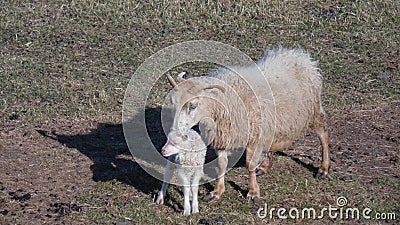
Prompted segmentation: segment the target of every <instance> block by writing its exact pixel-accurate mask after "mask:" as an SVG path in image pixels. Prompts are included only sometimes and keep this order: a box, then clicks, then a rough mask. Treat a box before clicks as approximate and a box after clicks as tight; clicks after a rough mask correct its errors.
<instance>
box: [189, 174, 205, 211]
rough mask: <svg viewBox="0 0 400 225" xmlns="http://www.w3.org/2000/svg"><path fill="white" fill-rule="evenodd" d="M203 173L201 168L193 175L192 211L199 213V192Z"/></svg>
mask: <svg viewBox="0 0 400 225" xmlns="http://www.w3.org/2000/svg"><path fill="white" fill-rule="evenodd" d="M202 174H203V169H202V168H199V170H198V171H196V172H195V174H194V176H193V181H192V184H191V186H190V187H191V190H192V213H198V212H199V202H198V197H197V196H198V193H199V182H200V179H201V177H202Z"/></svg>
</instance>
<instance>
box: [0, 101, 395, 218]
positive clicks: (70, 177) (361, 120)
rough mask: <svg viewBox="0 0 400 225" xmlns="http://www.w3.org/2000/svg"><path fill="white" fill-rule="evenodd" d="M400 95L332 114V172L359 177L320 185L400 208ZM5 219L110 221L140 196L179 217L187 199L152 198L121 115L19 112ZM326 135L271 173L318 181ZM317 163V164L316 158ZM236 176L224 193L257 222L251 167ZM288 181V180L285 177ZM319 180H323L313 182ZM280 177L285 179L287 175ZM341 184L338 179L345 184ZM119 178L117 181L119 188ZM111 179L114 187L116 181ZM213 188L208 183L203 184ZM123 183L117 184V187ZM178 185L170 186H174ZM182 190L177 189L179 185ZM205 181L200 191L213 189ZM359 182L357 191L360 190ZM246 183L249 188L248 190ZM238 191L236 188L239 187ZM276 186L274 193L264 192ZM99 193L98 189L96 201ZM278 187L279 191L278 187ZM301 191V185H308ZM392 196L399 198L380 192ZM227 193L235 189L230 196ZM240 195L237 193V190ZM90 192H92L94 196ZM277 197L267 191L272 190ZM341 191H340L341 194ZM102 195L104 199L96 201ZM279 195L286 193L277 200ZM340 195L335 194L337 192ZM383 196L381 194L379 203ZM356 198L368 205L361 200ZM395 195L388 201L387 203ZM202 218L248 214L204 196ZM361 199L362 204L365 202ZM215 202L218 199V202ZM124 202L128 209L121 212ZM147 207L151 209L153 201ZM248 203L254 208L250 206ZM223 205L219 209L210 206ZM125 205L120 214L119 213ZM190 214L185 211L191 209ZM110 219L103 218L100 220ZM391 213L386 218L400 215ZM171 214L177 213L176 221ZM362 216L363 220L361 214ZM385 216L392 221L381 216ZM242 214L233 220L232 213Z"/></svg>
mask: <svg viewBox="0 0 400 225" xmlns="http://www.w3.org/2000/svg"><path fill="white" fill-rule="evenodd" d="M399 111H400V103H399V102H393V103H391V104H384V105H377V106H373V107H367V108H362V109H361V108H349V109H348V110H346V111H335V112H331V113H330V121H329V124H330V133H331V134H330V135H331V153H332V161H333V165H332V177H333V178H332V180H333V181H337V180H343V181H352V180H356V182H355V184H352V183H351V182H349V183H347V184H348V186H346V182H345V183H344V184H341V185H342V186H341V187H333V189H332V190H329V189H330V187H329V186H330V185H326V184H324V183H325V182H328V183H329V181H318V182H317V183H316V186H315V188H317V189H316V190H315V191H316V192H318V189H320V188H323V189H326V190H325V191H326V192H330V191H332V192H335V191H337V189H338V188H339V189H343V190H349V189H353V188H355V189H356V190H353V191H350V192H348V193H347V195H346V197H347V198H348V199H349V201H355V200H356V199H358V198H359V197H356V196H352V193H359V194H360V195H362V196H363V197H362V198H365V199H368V198H376V199H377V200H376V201H378V203H379V204H378V205H375V206H379V208H376V209H375V210H378V211H379V210H381V209H382V210H392V211H393V212H395V213H397V215H396V216H397V220H395V221H397V222H399V217H400V212H399V209H400V208H399V205H398V202H399V201H400V193H399V189H400V188H399V185H400V174H399V171H400V158H399V154H398V153H399V150H400V149H399V146H400V114H399ZM0 138H1V139H0V140H1V143H0V144H1V145H0V148H1V150H0V157H1V159H2V163H1V164H0V171H1V174H0V190H1V192H0V214H1V215H0V223H1V224H8V223H13V224H14V223H15V224H24V223H29V222H30V221H36V222H39V223H49V224H50V223H55V222H56V223H74V224H79V223H82V224H86V223H88V222H91V221H92V219H95V218H96V217H95V216H94V217H92V216H93V215H92V214H93V211H95V212H98V213H99V214H102V215H103V214H107V215H108V217H109V218H108V220H107V221H110V222H121V221H125V222H126V221H127V222H130V221H131V222H135V221H136V222H139V223H141V221H142V220H137V219H135V216H134V215H131V214H130V212H132V213H133V212H134V210H133V211H131V210H132V207H133V206H132V205H129V204H128V205H126V206H125V207H126V209H124V210H122V209H119V207H124V206H118V205H114V204H116V203H115V202H119V203H118V204H122V203H123V202H126V203H129V202H133V201H138V199H140V201H142V202H146V203H147V204H148V205H147V207H149V208H151V209H152V210H154V211H158V210H161V211H167V212H170V213H172V215H173V217H180V212H177V211H179V210H180V209H179V208H180V207H181V203H182V202H181V199H179V195H175V197H176V199H174V198H173V197H171V199H170V200H169V203H167V205H166V206H157V205H154V204H152V199H153V197H154V194H155V193H156V191H157V188H158V187H159V185H160V182H159V181H157V180H155V179H153V178H151V177H149V176H148V175H147V174H145V173H144V172H143V171H142V170H141V168H140V167H139V166H138V165H137V164H135V162H134V161H133V160H132V157H131V156H130V154H129V151H128V149H127V147H126V145H125V142H124V138H123V133H122V127H121V125H120V124H101V123H98V122H94V121H84V120H83V121H77V120H73V121H56V120H50V121H44V122H42V123H36V124H29V123H25V122H24V121H21V120H18V119H16V120H10V121H9V122H7V123H5V124H3V127H2V130H1V133H0ZM316 140H317V139H316V138H315V137H314V136H313V135H309V136H308V137H307V138H305V139H304V140H301V141H299V142H297V143H296V144H295V146H294V147H293V149H290V150H286V151H284V152H283V153H281V154H278V155H277V156H275V158H277V160H276V162H275V164H274V167H273V170H272V171H271V173H270V174H268V175H267V177H266V178H261V179H260V183H261V184H263V185H265V182H267V183H272V184H274V183H275V184H276V183H277V184H279V183H280V177H279V176H276V175H279V174H278V173H282V172H284V173H289V174H292V175H291V176H293V178H292V182H293V183H298V182H301V180H302V179H303V177H304V174H306V178H307V179H310V180H312V179H313V178H312V173H314V172H315V168H316V167H315V166H317V165H318V161H319V158H320V155H319V151H317V150H316V149H317V148H319V145H318V142H317V141H316ZM314 165H315V166H314ZM230 174H232V175H228V183H227V185H228V186H231V187H232V188H228V190H227V191H228V192H233V193H231V194H233V196H234V197H235V196H236V197H237V198H238V199H239V200H240V202H237V201H238V200H237V199H236V200H235V199H234V200H232V199H227V198H223V199H222V200H221V201H224V202H229V201H234V202H236V203H237V204H244V205H250V206H249V207H250V211H244V212H242V213H243V215H245V214H249V215H250V216H251V217H253V218H254V221H258V219H257V218H256V215H255V212H254V210H252V209H251V207H252V206H251V204H250V203H247V202H246V201H243V200H244V198H243V196H242V197H241V195H244V194H245V191H246V185H247V184H246V182H247V179H246V173H245V170H244V168H242V167H238V168H235V169H233V170H232V171H231V172H230ZM283 182H287V181H283ZM312 182H315V181H312ZM279 185H284V184H283V183H281V184H279ZM338 185H339V184H338ZM112 186H114V187H112ZM109 188H111V189H110V190H113V191H110V190H108V189H109ZM204 188H206V189H209V188H211V187H210V186H209V185H206V186H204V187H203V189H204ZM116 189H118V190H116ZM170 189H171V188H170ZM172 189H173V190H172V192H174V190H176V189H174V188H172ZM205 191H206V190H202V191H201V192H202V193H203V194H204V193H205ZM354 191H355V192H354ZM242 192H243V193H242ZM234 193H236V194H234ZM265 193H267V192H265ZM92 195H96V196H97V197H96V200H94V199H92V200H89V201H87V199H89V198H94V197H93V196H92ZM275 195H279V193H275ZM282 195H283V196H281V197H283V198H284V199H287V198H292V200H293V202H292V205H296V206H300V205H302V204H301V199H302V198H303V197H304V196H303V197H301V198H300V199H297V198H296V197H294V196H286V197H285V195H287V193H285V192H284V191H283V193H282ZM301 195H302V194H301ZM388 196H389V198H390V199H392V201H380V200H379V198H381V199H386V198H387V197H388ZM225 197H226V196H225ZM234 197H233V198H234ZM85 198H87V199H85ZM270 198H273V197H271V196H268V197H267V199H269V200H271V199H270ZM314 198H315V199H314V200H313V199H311V200H309V201H310V202H311V203H313V204H318V202H320V201H322V202H324V200H322V199H319V198H318V197H314ZM333 200H335V199H333ZM93 201H97V202H93ZM272 201H273V202H276V204H278V205H279V204H282V202H281V203H279V200H277V199H275V200H272ZM330 201H331V203H332V199H330ZM375 203H376V202H375ZM357 204H360V202H359V203H357ZM385 204H387V205H385ZM200 205H201V207H202V209H201V214H200V215H198V217H199V219H198V220H197V221H192V222H195V223H203V224H213V223H225V222H227V221H230V222H232V220H228V218H227V215H228V217H229V218H232V217H233V218H236V219H237V220H238V221H243V215H241V214H240V213H241V212H240V210H241V209H240V206H239V207H238V208H239V210H238V211H237V212H236V213H237V214H231V213H229V212H226V214H225V213H224V212H225V211H224V209H218V204H214V205H213V204H211V206H207V207H211V210H212V211H208V210H207V207H205V205H208V204H206V203H204V202H201V203H200ZM361 205H363V204H362V203H361ZM214 207H215V208H214ZM121 210H122V211H121ZM146 210H147V209H146ZM245 210H246V209H245ZM217 211H218V212H220V213H221V214H218V216H215V215H212V214H210V213H211V212H217ZM115 212H118V213H117V214H114V213H115ZM183 219H185V218H183ZM100 221H101V220H100ZM395 221H391V220H387V221H386V222H393V223H394V222H395ZM170 222H172V221H170ZM353 222H354V221H353ZM382 222H385V221H382ZM232 223H234V222H232Z"/></svg>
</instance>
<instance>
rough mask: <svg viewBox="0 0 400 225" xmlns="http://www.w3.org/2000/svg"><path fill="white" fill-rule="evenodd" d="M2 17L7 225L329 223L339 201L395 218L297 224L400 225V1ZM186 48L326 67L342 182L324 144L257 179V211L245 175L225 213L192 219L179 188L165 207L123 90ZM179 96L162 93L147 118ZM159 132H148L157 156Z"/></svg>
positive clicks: (23, 7) (209, 211)
mask: <svg viewBox="0 0 400 225" xmlns="http://www.w3.org/2000/svg"><path fill="white" fill-rule="evenodd" d="M0 14H1V15H2V16H1V17H0V59H1V61H0V127H1V128H0V156H1V160H2V165H0V172H1V173H0V174H1V175H0V224H30V223H32V222H35V223H37V224H44V223H51V224H53V223H57V224H62V223H66V224H99V223H100V224H174V223H177V224H199V223H200V224H260V223H276V224H281V223H292V222H295V220H293V219H287V220H280V219H277V217H274V219H269V218H265V219H260V218H258V217H257V213H256V212H257V209H258V208H260V207H263V206H264V203H267V204H268V206H269V207H275V208H279V207H284V208H286V209H287V210H288V209H290V208H291V207H296V208H299V209H300V208H304V207H315V208H316V209H322V208H324V207H328V206H329V205H332V206H335V204H336V199H337V198H338V197H340V196H344V197H346V198H347V200H348V204H347V205H346V207H357V208H359V209H364V208H367V207H368V208H371V209H372V210H373V214H371V215H376V213H379V212H380V213H391V212H393V213H396V218H395V219H385V220H366V219H362V220H346V219H340V218H337V219H329V218H328V217H327V216H326V217H324V218H323V219H320V220H310V219H304V220H300V221H297V222H301V223H304V224H308V223H315V224H318V223H326V224H328V223H332V224H334V223H343V224H353V223H378V222H380V223H388V224H390V223H392V224H394V223H399V222H400V203H399V202H400V177H399V171H400V158H399V156H398V152H399V150H400V148H399V146H400V135H399V134H400V127H399V124H400V116H399V111H400V50H399V49H400V48H399V47H400V16H399V15H400V3H399V2H398V1H395V0H393V1H389V0H388V1H382V0H378V1H346V0H343V1H278V0H271V1H258V0H254V1H250V0H244V1H239V2H234V1H229V0H227V1H221V2H212V1H172V2H164V1H150V2H148V1H134V2H132V1H120V0H117V1H112V2H111V1H102V0H96V1H94V0H87V1H74V0H72V1H60V0H56V1H7V0H5V1H0ZM189 40H214V41H219V42H223V43H226V44H229V45H232V46H234V47H236V48H238V49H240V50H241V51H243V52H244V53H246V54H248V55H249V56H250V57H252V58H253V59H254V60H257V59H259V58H260V57H261V56H262V55H263V53H264V51H265V49H266V48H273V47H276V46H279V45H282V46H286V47H302V48H304V49H306V50H308V51H309V52H310V53H311V55H312V56H313V57H314V58H315V59H316V60H319V67H320V69H321V73H322V74H323V76H324V90H323V105H324V107H325V109H326V111H327V112H328V115H329V117H330V119H329V126H330V133H331V145H330V147H331V150H332V159H333V168H332V179H330V180H322V181H320V180H315V179H314V178H313V174H314V170H315V167H316V166H318V164H319V160H320V154H319V150H317V148H319V144H318V142H316V140H315V139H316V138H315V137H314V136H312V135H308V136H307V137H306V138H305V139H304V140H300V141H299V142H297V143H296V144H295V145H294V146H293V148H292V149H290V150H287V151H284V153H281V154H279V155H277V156H275V158H276V161H275V164H274V166H273V168H272V170H271V171H270V173H269V174H267V175H266V176H265V177H262V178H260V179H259V183H260V185H261V193H262V196H263V199H262V201H261V204H260V205H253V204H252V203H249V202H248V201H247V199H246V198H245V196H246V191H247V173H246V170H245V168H244V167H242V166H238V167H236V168H234V169H233V170H232V171H230V172H229V173H228V175H227V178H226V180H227V182H226V187H227V191H226V194H225V195H224V196H223V198H222V199H221V200H220V201H219V202H215V203H206V202H203V201H200V214H197V215H192V216H189V217H184V216H182V215H181V212H180V210H181V208H182V198H181V192H180V190H179V188H178V187H173V186H170V188H169V190H168V192H169V195H170V197H169V199H168V201H167V204H166V205H162V206H159V205H155V204H154V203H153V197H154V195H155V194H156V192H157V189H158V188H159V187H160V185H161V182H160V181H158V180H155V179H153V178H152V177H150V176H149V175H147V174H146V173H145V172H144V171H143V170H142V169H141V168H140V167H139V166H138V165H137V164H136V163H135V162H134V160H133V159H132V157H131V156H130V154H129V150H128V149H127V147H126V145H125V141H124V137H123V134H122V126H121V120H122V118H121V111H122V105H123V99H124V94H125V89H126V87H127V85H128V83H129V80H130V78H131V76H132V75H133V74H134V72H135V70H136V69H137V68H138V67H139V65H140V64H141V63H142V62H144V61H145V60H146V59H147V58H148V57H150V56H151V55H152V54H154V53H156V52H157V51H159V50H161V49H163V48H165V47H167V46H170V45H172V44H176V43H180V42H183V41H189ZM209 67H210V65H206V64H204V65H202V64H185V65H182V66H181V67H180V68H179V69H184V70H186V71H188V72H189V73H190V74H192V75H204V74H206V73H207V71H208V68H209ZM173 72H177V71H173ZM133 82H135V81H133ZM137 85H141V84H140V83H137ZM169 90H170V86H169V84H168V83H167V80H166V79H160V80H159V81H158V82H157V83H156V84H155V85H154V88H153V90H152V96H151V98H150V100H151V101H150V102H149V104H148V108H149V109H157V108H156V107H157V106H159V105H160V104H162V102H163V97H164V96H165V95H166V94H167V92H168V91H169ZM153 111H154V114H150V115H149V116H151V117H154V120H157V118H156V116H157V115H158V114H157V110H153ZM149 112H152V111H151V110H150V111H149ZM157 125H158V124H156V123H154V124H149V126H150V127H152V131H151V132H153V135H154V136H155V137H156V139H155V140H159V141H158V143H156V144H157V145H158V146H159V145H162V144H163V143H162V140H163V137H164V136H163V135H162V133H160V131H159V130H158V126H157ZM213 186H214V183H211V184H207V185H203V186H202V187H201V188H200V193H201V195H204V194H205V193H206V192H208V191H210V190H211V189H212V187H213Z"/></svg>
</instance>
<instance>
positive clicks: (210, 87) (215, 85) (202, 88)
mask: <svg viewBox="0 0 400 225" xmlns="http://www.w3.org/2000/svg"><path fill="white" fill-rule="evenodd" d="M213 88H217V89H219V90H220V91H221V92H222V93H225V88H224V87H222V86H221V85H218V84H208V85H204V86H203V87H201V88H200V90H206V89H213Z"/></svg>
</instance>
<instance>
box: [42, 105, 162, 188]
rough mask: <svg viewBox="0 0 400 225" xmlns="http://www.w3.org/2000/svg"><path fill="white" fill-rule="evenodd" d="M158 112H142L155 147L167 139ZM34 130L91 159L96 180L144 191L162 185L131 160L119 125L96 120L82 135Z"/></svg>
mask: <svg viewBox="0 0 400 225" xmlns="http://www.w3.org/2000/svg"><path fill="white" fill-rule="evenodd" d="M160 114H161V109H160V108H148V109H146V112H145V115H146V127H147V132H148V134H149V137H150V139H151V141H152V143H153V145H154V146H155V147H156V149H157V150H160V149H161V147H162V146H163V144H164V143H165V141H166V137H165V134H164V132H163V130H162V126H161V121H160V118H161V117H160ZM37 132H39V133H40V134H41V135H43V136H45V137H47V138H51V139H53V140H56V141H58V142H60V143H61V144H64V145H65V146H67V147H69V148H74V149H77V150H78V151H79V152H81V153H82V154H83V155H85V156H86V157H88V158H89V159H90V160H92V162H93V165H92V166H91V167H90V169H91V170H92V172H93V177H92V178H93V180H94V181H96V182H99V181H102V182H105V181H110V180H114V179H115V180H118V181H120V182H122V183H125V184H128V185H131V186H133V187H134V188H135V189H137V190H139V191H141V192H143V193H145V194H152V193H156V190H158V189H159V188H160V186H161V181H159V180H158V179H156V178H154V177H153V176H151V175H149V174H148V173H147V172H146V171H145V170H143V169H142V168H141V167H140V165H139V164H138V163H137V162H135V161H134V159H132V157H131V156H132V155H131V153H130V151H129V149H128V146H127V144H126V142H125V138H124V133H123V126H122V124H110V123H99V124H98V126H97V128H96V129H94V130H92V131H91V132H90V133H88V134H82V135H64V134H60V133H59V132H55V131H54V132H49V131H46V130H37Z"/></svg>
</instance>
